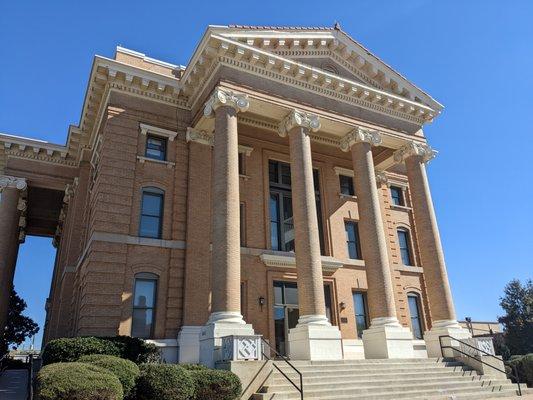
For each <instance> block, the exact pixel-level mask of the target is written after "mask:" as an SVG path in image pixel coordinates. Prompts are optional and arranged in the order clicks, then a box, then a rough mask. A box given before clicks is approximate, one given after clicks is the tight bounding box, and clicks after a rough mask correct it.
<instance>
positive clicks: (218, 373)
mask: <svg viewBox="0 0 533 400" xmlns="http://www.w3.org/2000/svg"><path fill="white" fill-rule="evenodd" d="M189 374H190V375H191V377H192V378H193V380H194V382H195V385H194V386H195V395H194V397H193V399H194V400H235V399H238V398H240V396H241V392H242V387H241V381H240V380H239V378H238V377H237V375H235V374H234V373H233V372H230V371H223V370H215V369H197V370H191V371H189Z"/></svg>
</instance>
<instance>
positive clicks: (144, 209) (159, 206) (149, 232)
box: [139, 188, 163, 239]
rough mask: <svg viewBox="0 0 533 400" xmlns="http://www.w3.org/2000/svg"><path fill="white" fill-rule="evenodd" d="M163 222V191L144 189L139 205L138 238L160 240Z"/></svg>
mask: <svg viewBox="0 0 533 400" xmlns="http://www.w3.org/2000/svg"><path fill="white" fill-rule="evenodd" d="M162 220H163V191H162V190H160V189H157V188H150V189H144V190H143V194H142V203H141V222H140V224H139V236H142V237H148V238H155V239H160V238H161V230H162V229H161V228H162V223H161V222H162Z"/></svg>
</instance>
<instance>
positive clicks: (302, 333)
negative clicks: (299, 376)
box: [289, 315, 343, 360]
mask: <svg viewBox="0 0 533 400" xmlns="http://www.w3.org/2000/svg"><path fill="white" fill-rule="evenodd" d="M289 354H290V358H291V359H292V360H342V359H343V353H342V339H341V332H340V331H339V329H338V328H337V327H336V326H332V325H331V324H330V323H329V321H328V319H327V318H326V316H324V315H304V316H301V317H300V318H299V319H298V325H296V327H295V328H293V329H291V330H289Z"/></svg>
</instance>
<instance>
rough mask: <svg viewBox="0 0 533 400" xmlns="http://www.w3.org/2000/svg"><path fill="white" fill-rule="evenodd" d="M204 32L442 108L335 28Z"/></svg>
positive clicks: (217, 29) (227, 28) (222, 28)
mask: <svg viewBox="0 0 533 400" xmlns="http://www.w3.org/2000/svg"><path fill="white" fill-rule="evenodd" d="M208 31H210V33H211V34H215V35H219V36H221V37H224V38H228V39H231V40H234V41H236V42H241V43H243V44H245V45H247V46H253V47H255V48H257V49H260V50H262V51H265V52H269V53H272V54H275V55H277V56H281V57H284V58H286V59H289V60H293V61H297V62H300V63H302V64H306V65H310V66H312V67H315V68H318V69H321V70H326V71H327V72H330V73H332V74H334V75H338V76H340V77H342V78H346V79H350V80H353V81H354V82H357V83H361V84H364V85H366V86H368V87H371V88H374V89H378V90H382V91H384V92H388V93H391V94H393V95H395V96H399V97H403V98H405V99H406V100H410V101H415V102H418V103H420V104H423V105H425V106H428V107H430V108H431V109H433V110H436V111H437V112H439V111H440V110H442V108H443V106H442V105H441V104H439V103H438V102H437V101H436V100H434V99H433V98H432V97H431V96H430V95H429V94H427V93H426V92H424V91H423V90H422V89H420V88H418V87H417V86H416V85H414V84H413V83H412V82H410V81H409V80H407V79H406V78H405V77H404V76H403V75H401V74H400V73H399V72H397V71H395V70H394V69H392V68H391V67H390V66H389V65H387V64H386V63H385V62H383V61H382V60H381V59H380V58H378V57H377V56H375V55H374V54H372V53H371V52H370V51H369V50H368V49H366V48H365V47H363V46H362V45H361V44H359V43H358V42H357V41H355V40H354V39H353V38H351V37H350V36H349V35H348V34H346V33H345V32H343V31H342V30H341V29H340V28H339V27H338V26H336V27H335V28H294V27H253V26H214V27H210V28H209V30H208ZM328 67H329V68H328Z"/></svg>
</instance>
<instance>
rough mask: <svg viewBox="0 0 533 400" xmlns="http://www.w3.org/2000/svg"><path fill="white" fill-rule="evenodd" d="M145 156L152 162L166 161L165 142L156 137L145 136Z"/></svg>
mask: <svg viewBox="0 0 533 400" xmlns="http://www.w3.org/2000/svg"><path fill="white" fill-rule="evenodd" d="M145 156H146V157H148V158H153V159H154V160H161V161H165V160H166V159H167V140H166V139H163V138H160V137H158V136H152V135H147V136H146V153H145Z"/></svg>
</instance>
